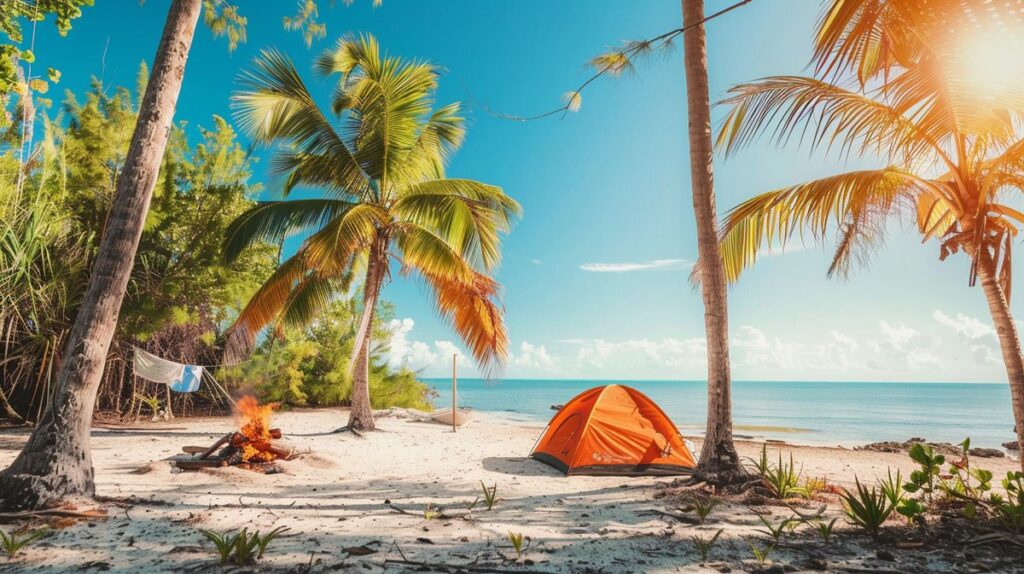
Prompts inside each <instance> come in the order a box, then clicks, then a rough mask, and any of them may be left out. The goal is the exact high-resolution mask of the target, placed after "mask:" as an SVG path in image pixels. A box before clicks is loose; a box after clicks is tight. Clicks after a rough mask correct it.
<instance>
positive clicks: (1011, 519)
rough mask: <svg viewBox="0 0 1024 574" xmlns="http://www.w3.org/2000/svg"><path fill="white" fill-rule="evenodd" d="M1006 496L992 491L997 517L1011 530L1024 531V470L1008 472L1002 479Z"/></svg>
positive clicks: (990, 499) (991, 498)
mask: <svg viewBox="0 0 1024 574" xmlns="http://www.w3.org/2000/svg"><path fill="white" fill-rule="evenodd" d="M1002 485H1003V490H1004V491H1005V493H1006V496H1005V497H1003V496H1000V495H999V494H996V493H992V494H991V495H990V497H989V502H990V503H991V504H992V507H993V508H994V509H995V513H996V517H997V518H998V519H999V521H1000V522H1001V523H1002V524H1003V526H1004V527H1005V528H1006V529H1007V530H1010V531H1011V532H1014V533H1017V534H1020V533H1022V532H1024V472H1021V471H1019V470H1018V471H1014V472H1008V473H1006V478H1004V479H1003V480H1002Z"/></svg>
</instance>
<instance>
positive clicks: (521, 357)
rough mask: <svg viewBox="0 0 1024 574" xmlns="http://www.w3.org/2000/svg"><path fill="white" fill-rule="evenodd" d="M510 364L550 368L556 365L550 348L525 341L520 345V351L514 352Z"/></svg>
mask: <svg viewBox="0 0 1024 574" xmlns="http://www.w3.org/2000/svg"><path fill="white" fill-rule="evenodd" d="M509 364H510V365H515V366H517V367H533V368H538V369H550V368H552V367H554V366H555V361H554V359H553V358H552V357H551V355H549V354H548V349H547V347H545V346H544V345H534V344H532V343H528V342H526V341H523V342H522V343H520V345H519V353H513V354H512V356H511V357H510V358H509Z"/></svg>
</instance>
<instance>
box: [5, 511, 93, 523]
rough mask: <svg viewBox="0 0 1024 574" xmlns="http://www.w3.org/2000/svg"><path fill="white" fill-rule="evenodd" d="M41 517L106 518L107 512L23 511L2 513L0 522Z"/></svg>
mask: <svg viewBox="0 0 1024 574" xmlns="http://www.w3.org/2000/svg"><path fill="white" fill-rule="evenodd" d="M41 517H58V518H88V519H97V518H106V517H107V513H106V511H103V510H99V509H94V510H65V509H62V508H50V509H44V510H21V511H17V512H0V522H9V521H12V520H21V519H22V518H41Z"/></svg>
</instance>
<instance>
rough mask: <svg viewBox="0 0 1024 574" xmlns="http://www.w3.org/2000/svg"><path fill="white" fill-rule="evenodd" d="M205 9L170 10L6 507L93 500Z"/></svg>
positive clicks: (3, 484)
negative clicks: (137, 279)
mask: <svg viewBox="0 0 1024 574" xmlns="http://www.w3.org/2000/svg"><path fill="white" fill-rule="evenodd" d="M201 3H202V2H201V0H175V1H174V3H173V4H171V8H170V12H169V13H168V16H167V22H166V24H165V26H164V31H163V36H162V37H161V39H160V46H159V48H158V49H157V53H156V59H155V60H154V63H153V75H152V78H151V79H150V81H149V85H148V86H147V88H146V94H145V97H144V98H143V100H142V105H141V107H140V109H139V119H138V123H137V124H136V127H135V133H134V135H133V136H132V141H131V145H130V147H129V149H128V156H127V158H126V161H125V167H124V170H123V171H122V173H121V175H120V177H119V179H118V182H117V193H116V195H115V197H114V202H113V204H112V205H111V208H110V212H109V214H108V218H107V228H106V231H105V232H104V234H103V239H102V241H101V243H100V247H99V251H98V252H97V254H96V261H95V263H94V264H93V268H92V273H91V275H90V277H89V287H88V290H87V291H86V294H85V299H84V301H83V303H82V307H81V309H80V311H79V313H78V317H77V319H76V320H75V326H74V328H73V330H72V332H71V336H70V337H69V339H68V344H67V347H66V348H65V351H64V354H65V360H64V362H63V367H62V368H61V371H60V375H59V377H58V380H57V386H56V389H55V392H54V395H53V398H52V400H51V401H50V404H49V406H48V407H47V408H46V411H45V412H44V414H43V416H42V418H41V420H40V421H39V424H38V425H37V426H36V429H35V432H33V433H32V436H31V437H30V438H29V440H28V443H26V445H25V447H24V448H23V449H22V451H21V453H20V454H19V455H18V458H17V459H15V461H14V463H13V464H11V466H10V467H9V468H7V469H6V470H4V471H3V472H2V473H0V506H3V507H8V508H38V507H43V506H49V505H52V504H54V503H56V502H58V501H60V500H62V499H65V498H73V497H83V496H84V497H91V496H92V495H93V494H94V493H95V484H94V482H93V468H92V458H91V453H90V449H89V429H90V427H91V426H92V411H93V406H94V404H95V402H96V392H97V389H98V387H99V383H100V379H101V377H102V375H103V366H104V364H105V362H106V358H107V351H108V349H109V348H110V341H111V339H112V337H113V335H114V329H115V327H116V326H117V315H118V312H119V311H120V308H121V301H122V299H123V298H124V294H125V289H126V287H127V284H128V279H129V276H130V275H131V270H132V264H133V262H134V259H135V252H136V250H137V248H138V245H139V239H140V238H141V235H142V227H143V224H144V223H145V220H146V213H147V212H148V210H149V201H150V198H151V197H152V194H153V187H154V185H155V183H156V178H157V173H158V171H159V169H160V160H161V158H162V157H163V154H164V148H165V147H166V145H167V136H168V134H169V132H170V129H171V121H172V118H173V117H174V109H175V106H176V103H177V100H178V93H179V91H180V89H181V82H182V78H183V76H184V73H185V62H186V60H187V59H188V53H189V48H190V47H191V45H192V36H193V34H194V33H195V27H196V23H197V22H198V19H199V12H200V7H201Z"/></svg>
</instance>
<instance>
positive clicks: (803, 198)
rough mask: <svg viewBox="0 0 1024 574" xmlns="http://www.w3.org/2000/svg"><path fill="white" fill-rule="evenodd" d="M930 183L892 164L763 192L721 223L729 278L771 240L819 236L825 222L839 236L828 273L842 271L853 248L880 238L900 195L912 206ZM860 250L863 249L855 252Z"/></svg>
mask: <svg viewBox="0 0 1024 574" xmlns="http://www.w3.org/2000/svg"><path fill="white" fill-rule="evenodd" d="M928 190H931V185H930V184H929V183H928V182H925V181H923V180H921V179H919V178H917V177H916V176H914V175H912V174H910V173H908V172H905V171H902V170H900V169H896V168H886V169H881V170H869V171H855V172H849V173H844V174H840V175H835V176H831V177H826V178H822V179H819V180H815V181H811V182H807V183H803V184H800V185H795V186H792V187H787V188H783V189H780V190H776V191H769V192H767V193H763V194H761V195H758V196H756V197H753V198H751V199H749V200H747V201H745V202H743V203H741V204H740V205H738V206H736V207H735V208H733V209H732V210H731V211H730V212H729V213H728V214H727V215H726V217H725V221H724V224H723V228H722V239H721V247H722V260H723V263H724V265H725V272H726V277H727V279H728V280H729V281H730V282H735V281H736V280H737V279H739V276H740V274H741V273H742V272H743V271H744V270H745V269H747V268H749V267H750V266H751V265H753V264H754V262H755V261H756V260H757V258H758V256H759V254H760V253H762V252H763V251H764V250H765V249H766V248H767V247H769V246H771V245H772V244H775V243H778V244H781V245H783V246H784V245H785V244H786V242H787V241H788V240H790V239H791V238H792V236H793V235H794V234H796V233H798V232H802V231H804V230H806V231H808V232H810V235H811V237H812V239H814V240H815V241H823V240H824V239H825V238H826V233H827V231H828V230H829V228H830V227H835V228H838V229H839V232H840V241H839V247H838V249H837V251H836V256H835V258H834V259H833V263H832V265H831V267H830V268H829V274H833V273H837V272H838V273H841V274H842V273H846V272H847V271H848V270H849V263H850V261H851V260H852V258H853V257H854V256H855V255H857V253H858V249H861V248H864V249H868V248H870V247H872V246H873V245H874V244H875V243H874V242H875V241H876V240H877V239H880V235H879V233H880V231H881V227H880V224H881V221H882V219H884V218H885V217H886V216H888V215H889V214H890V213H892V212H893V210H894V209H896V208H898V207H900V203H899V202H900V200H904V201H905V203H906V205H907V206H910V205H913V201H914V200H915V197H916V196H917V195H918V194H920V193H922V192H925V191H928ZM861 253H863V252H861Z"/></svg>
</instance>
